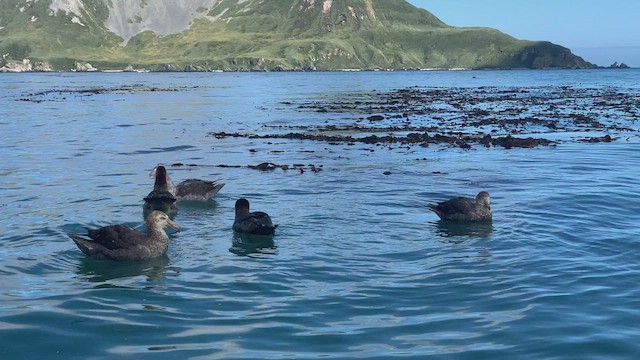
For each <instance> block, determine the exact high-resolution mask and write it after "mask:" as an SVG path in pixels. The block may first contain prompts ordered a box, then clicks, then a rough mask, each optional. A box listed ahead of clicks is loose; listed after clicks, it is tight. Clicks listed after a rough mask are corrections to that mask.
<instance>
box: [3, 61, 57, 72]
mask: <svg viewBox="0 0 640 360" xmlns="http://www.w3.org/2000/svg"><path fill="white" fill-rule="evenodd" d="M33 71H37V72H48V71H53V69H52V68H51V65H50V64H49V63H47V62H44V61H34V62H32V61H31V60H30V59H22V61H16V60H9V61H6V63H5V64H4V65H3V66H2V67H1V68H0V72H33Z"/></svg>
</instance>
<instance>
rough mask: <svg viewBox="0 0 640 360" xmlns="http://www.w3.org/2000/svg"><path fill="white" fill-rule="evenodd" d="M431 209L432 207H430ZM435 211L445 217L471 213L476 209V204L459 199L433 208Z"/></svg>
mask: <svg viewBox="0 0 640 360" xmlns="http://www.w3.org/2000/svg"><path fill="white" fill-rule="evenodd" d="M430 207H431V206H430ZM432 209H433V210H434V211H436V212H437V213H440V214H444V215H451V214H456V213H469V212H471V211H473V210H474V209H475V202H474V201H473V200H471V199H468V198H464V197H457V198H453V199H451V200H447V201H444V202H441V203H439V204H438V205H435V206H434V207H432Z"/></svg>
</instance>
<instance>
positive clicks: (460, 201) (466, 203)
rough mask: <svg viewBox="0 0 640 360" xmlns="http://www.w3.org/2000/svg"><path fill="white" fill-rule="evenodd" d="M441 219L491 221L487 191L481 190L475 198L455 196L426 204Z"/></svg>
mask: <svg viewBox="0 0 640 360" xmlns="http://www.w3.org/2000/svg"><path fill="white" fill-rule="evenodd" d="M427 206H428V207H429V209H431V210H432V211H433V212H435V213H436V214H437V215H438V216H439V217H440V219H442V220H454V221H491V219H492V214H491V205H490V197H489V193H488V192H486V191H481V192H479V193H478V195H477V196H476V198H475V200H474V199H470V198H465V197H455V198H452V199H449V200H447V201H443V202H441V203H438V204H428V205H427Z"/></svg>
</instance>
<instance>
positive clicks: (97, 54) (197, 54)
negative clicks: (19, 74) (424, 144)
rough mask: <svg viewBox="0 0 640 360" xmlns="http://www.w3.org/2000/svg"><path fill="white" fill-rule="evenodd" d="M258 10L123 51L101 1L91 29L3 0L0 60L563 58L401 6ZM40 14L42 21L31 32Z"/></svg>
mask: <svg viewBox="0 0 640 360" xmlns="http://www.w3.org/2000/svg"><path fill="white" fill-rule="evenodd" d="M254 2H255V3H260V5H258V6H256V5H254V6H252V7H251V8H250V9H249V10H248V11H247V9H244V8H243V6H245V5H243V4H239V2H238V1H237V0H221V1H220V2H219V3H218V4H217V5H216V6H215V7H214V8H213V9H211V11H210V12H209V14H208V15H209V16H210V17H216V18H218V20H216V21H210V20H206V19H202V20H198V21H196V22H195V23H194V25H193V26H192V27H191V28H190V29H189V30H187V31H185V32H183V33H180V34H176V35H170V36H166V37H159V36H156V35H154V34H152V33H150V32H146V33H142V34H139V35H137V36H136V37H134V38H133V39H131V40H130V41H129V43H128V44H127V46H126V47H121V46H120V45H119V44H120V42H121V39H120V38H119V37H117V36H116V35H114V34H112V33H110V32H109V31H108V30H106V29H105V28H104V27H103V26H102V24H103V23H104V20H105V19H106V18H107V16H108V8H107V7H106V5H105V4H104V2H103V1H102V0H85V9H86V11H87V12H86V14H83V15H84V16H83V19H82V20H83V23H85V25H86V26H80V25H77V24H72V23H71V21H70V20H71V18H70V17H68V16H65V15H62V14H58V15H57V16H49V15H48V12H49V10H48V4H47V2H45V1H39V2H37V3H32V4H31V7H30V8H28V9H27V10H26V11H24V12H19V11H18V8H19V7H20V6H22V5H24V3H25V1H24V0H2V2H0V26H2V27H4V29H2V30H0V51H2V53H3V54H5V53H7V52H8V53H10V55H11V57H13V58H16V59H20V58H21V57H27V56H28V57H31V58H32V59H40V60H48V61H50V62H51V63H52V64H53V65H54V66H55V67H56V68H59V69H60V68H61V69H65V68H69V67H70V65H71V64H72V62H73V61H74V60H82V61H89V62H91V63H92V64H94V65H98V66H100V67H103V68H123V67H124V66H126V65H128V64H133V65H134V66H137V67H147V68H159V67H160V66H162V65H163V64H168V63H172V64H176V65H177V66H179V67H183V66H185V65H187V64H196V65H200V66H203V67H204V68H214V69H225V68H227V69H263V68H265V69H270V68H274V67H281V68H285V69H292V68H304V67H306V66H309V67H311V66H313V67H316V68H318V69H339V68H456V67H465V68H483V67H532V66H536V64H535V63H534V61H538V64H537V65H540V61H539V58H540V54H543V53H544V54H552V55H547V58H548V59H552V58H554V56H555V57H559V58H562V54H563V51H566V49H563V48H561V47H558V46H556V45H552V44H548V43H532V42H526V41H518V40H516V39H513V38H512V37H510V36H508V35H505V34H502V33H500V32H499V31H497V30H493V29H487V28H455V27H449V26H447V25H445V24H444V23H442V22H441V21H440V20H438V19H437V18H436V17H434V16H433V15H432V14H430V13H429V12H427V11H424V10H421V9H417V8H415V7H413V6H412V5H410V4H409V3H407V2H405V1H402V0H334V1H333V7H332V10H331V12H330V13H328V14H325V13H323V12H322V9H321V8H322V6H321V5H322V1H320V0H318V1H316V3H317V4H316V6H315V7H314V8H312V9H308V10H306V11H301V10H300V1H299V0H266V1H254ZM367 2H369V4H367ZM21 4H22V5H21ZM350 7H351V9H353V11H355V13H356V14H357V18H354V17H353V16H351V13H352V12H351V9H350ZM372 8H373V9H374V10H375V13H372V12H371V9H372ZM34 14H35V15H36V16H38V20H37V21H36V22H31V21H30V20H29V19H30V18H31V16H33V15H34ZM344 19H346V21H345V22H341V20H344ZM536 59H538V60H536ZM542 65H544V64H542ZM560 66H562V65H560Z"/></svg>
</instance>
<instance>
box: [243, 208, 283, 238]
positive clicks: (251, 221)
mask: <svg viewBox="0 0 640 360" xmlns="http://www.w3.org/2000/svg"><path fill="white" fill-rule="evenodd" d="M276 227H278V225H273V222H272V221H271V217H270V216H269V215H268V214H267V213H264V212H261V211H255V212H252V213H249V214H247V215H245V216H243V217H241V218H239V219H237V220H236V221H235V222H234V224H233V230H235V231H237V232H241V233H246V234H259V235H268V234H272V233H273V231H274V230H275V228H276Z"/></svg>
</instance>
